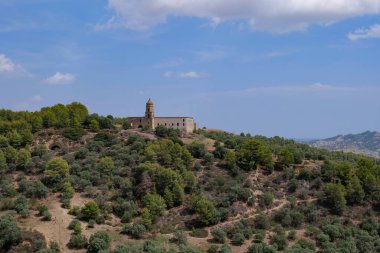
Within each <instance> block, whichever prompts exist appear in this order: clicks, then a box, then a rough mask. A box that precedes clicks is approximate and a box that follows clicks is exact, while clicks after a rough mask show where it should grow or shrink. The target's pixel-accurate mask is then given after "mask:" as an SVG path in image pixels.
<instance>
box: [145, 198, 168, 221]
mask: <svg viewBox="0 0 380 253" xmlns="http://www.w3.org/2000/svg"><path fill="white" fill-rule="evenodd" d="M142 202H143V205H144V207H146V208H147V209H148V210H149V212H150V213H151V214H152V216H153V218H156V217H158V216H161V215H162V214H163V212H164V211H165V209H166V204H165V200H164V199H163V198H162V197H161V196H160V195H158V194H153V193H148V194H147V195H145V197H144V198H143V200H142Z"/></svg>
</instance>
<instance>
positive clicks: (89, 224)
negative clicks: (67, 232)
mask: <svg viewBox="0 0 380 253" xmlns="http://www.w3.org/2000/svg"><path fill="white" fill-rule="evenodd" d="M95 223H96V222H95V220H89V221H88V225H87V227H88V228H94V227H95Z"/></svg>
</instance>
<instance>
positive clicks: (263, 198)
mask: <svg viewBox="0 0 380 253" xmlns="http://www.w3.org/2000/svg"><path fill="white" fill-rule="evenodd" d="M273 200H274V196H273V194H272V193H271V192H264V193H263V194H262V195H260V197H259V204H260V206H262V207H269V206H271V205H272V204H273Z"/></svg>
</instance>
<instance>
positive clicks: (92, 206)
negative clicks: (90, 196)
mask: <svg viewBox="0 0 380 253" xmlns="http://www.w3.org/2000/svg"><path fill="white" fill-rule="evenodd" d="M80 213H81V214H82V217H83V219H85V220H90V219H96V217H98V215H99V206H98V204H96V203H95V202H94V201H88V202H86V203H85V204H84V206H83V207H82V209H81V211H80Z"/></svg>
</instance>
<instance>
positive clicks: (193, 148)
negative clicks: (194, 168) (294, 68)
mask: <svg viewBox="0 0 380 253" xmlns="http://www.w3.org/2000/svg"><path fill="white" fill-rule="evenodd" d="M186 147H187V149H188V150H189V151H190V153H191V155H192V156H193V157H195V158H202V157H204V156H205V154H206V145H205V144H203V143H198V142H195V141H194V142H192V143H191V144H189V145H187V146H186Z"/></svg>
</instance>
